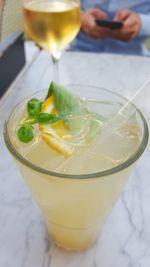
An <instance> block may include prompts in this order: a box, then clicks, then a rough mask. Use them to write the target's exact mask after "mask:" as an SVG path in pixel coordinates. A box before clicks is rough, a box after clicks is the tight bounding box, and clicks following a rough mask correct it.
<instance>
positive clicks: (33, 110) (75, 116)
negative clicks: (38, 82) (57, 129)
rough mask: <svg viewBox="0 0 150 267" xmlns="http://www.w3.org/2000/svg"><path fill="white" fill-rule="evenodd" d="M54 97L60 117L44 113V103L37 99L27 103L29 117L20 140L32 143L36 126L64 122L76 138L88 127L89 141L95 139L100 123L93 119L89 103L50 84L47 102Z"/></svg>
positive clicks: (19, 132) (58, 86) (20, 129)
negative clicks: (34, 126) (88, 106)
mask: <svg viewBox="0 0 150 267" xmlns="http://www.w3.org/2000/svg"><path fill="white" fill-rule="evenodd" d="M52 95H53V97H54V105H55V107H56V109H57V112H58V115H56V114H52V113H51V114H50V113H44V112H42V111H41V110H42V101H41V100H39V99H36V98H32V99H30V100H29V101H28V103H27V117H26V118H25V119H24V120H23V122H22V123H21V127H20V128H19V130H18V138H19V140H20V141H22V142H24V143H28V142H30V141H32V140H33V138H34V134H33V125H35V124H51V123H55V122H57V121H62V120H63V121H64V122H65V124H66V125H67V127H69V129H70V133H71V134H72V135H74V136H76V134H78V133H79V132H82V131H83V130H84V128H85V127H83V126H86V125H87V129H88V130H87V132H86V135H87V139H89V140H90V139H93V136H94V135H96V134H97V132H98V131H99V129H100V123H99V122H98V121H97V119H96V118H94V117H92V119H91V115H90V114H91V113H90V111H89V110H88V108H87V102H86V101H84V100H82V99H81V98H79V97H78V96H75V95H74V94H73V93H72V92H70V91H68V90H66V89H65V88H64V87H63V86H61V85H59V84H56V83H54V82H51V83H50V86H49V89H48V93H47V95H46V98H45V100H46V99H47V98H49V97H50V96H52ZM45 100H44V102H45ZM92 116H93V115H92ZM100 121H101V120H100Z"/></svg>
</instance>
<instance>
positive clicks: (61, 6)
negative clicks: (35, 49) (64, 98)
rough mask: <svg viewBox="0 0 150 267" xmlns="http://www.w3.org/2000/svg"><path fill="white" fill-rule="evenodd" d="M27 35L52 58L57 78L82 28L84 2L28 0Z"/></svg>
mask: <svg viewBox="0 0 150 267" xmlns="http://www.w3.org/2000/svg"><path fill="white" fill-rule="evenodd" d="M23 16H24V25H25V33H26V35H27V36H28V37H29V38H31V39H32V40H34V41H35V42H36V43H37V44H38V45H39V46H40V47H42V48H45V49H47V50H48V51H49V52H50V53H51V56H52V61H53V65H54V79H55V80H58V61H59V59H60V57H61V53H62V51H63V50H64V49H65V48H66V47H67V46H68V45H69V43H70V42H71V41H72V40H73V39H74V37H75V36H76V35H77V33H78V31H79V29H80V0H24V2H23Z"/></svg>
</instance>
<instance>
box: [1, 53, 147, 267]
mask: <svg viewBox="0 0 150 267" xmlns="http://www.w3.org/2000/svg"><path fill="white" fill-rule="evenodd" d="M59 73H60V83H62V84H68V83H80V84H88V85H96V86H100V87H105V88H109V89H111V90H114V91H115V92H119V93H122V94H123V95H125V96H128V97H130V96H132V95H133V94H134V93H135V92H136V91H137V90H138V88H139V87H140V86H141V85H142V84H143V83H144V81H145V80H146V79H147V78H148V77H149V74H150V59H149V58H142V57H131V56H129V57H128V56H119V55H118V56H115V55H109V54H105V55H104V54H92V53H91V54H88V53H73V52H66V53H64V55H63V56H62V59H61V62H60V66H59ZM52 79H53V68H52V62H51V59H50V56H49V55H48V53H47V52H45V51H42V52H41V53H39V54H38V55H37V57H36V59H35V60H34V61H33V62H32V64H30V66H29V67H28V69H27V68H26V69H25V71H24V72H22V74H21V75H20V76H19V78H18V79H17V80H16V81H15V82H14V83H13V84H12V86H11V87H10V88H9V90H8V92H7V95H6V97H4V99H2V101H1V102H0V229H1V230H0V266H1V267H112V266H113V267H149V266H150V208H149V207H150V179H149V178H150V177H149V176H150V164H149V159H150V150H149V148H147V150H146V151H145V153H144V154H143V155H142V157H141V159H140V160H139V161H138V163H137V165H136V167H135V169H134V171H133V172H132V174H131V176H130V179H129V182H128V184H127V185H126V187H125V189H124V191H123V192H122V193H121V195H120V197H119V199H118V201H117V203H116V205H115V207H114V208H113V211H112V213H111V214H110V215H109V217H108V218H107V221H106V223H105V225H104V227H103V230H102V232H101V235H100V238H99V240H98V242H97V243H96V244H95V245H94V246H93V247H92V248H90V249H89V250H87V251H84V252H79V253H67V252H65V251H63V250H60V249H58V248H56V247H55V246H53V245H52V244H51V241H48V236H47V232H46V227H45V224H44V221H43V218H42V215H41V213H40V210H39V209H38V207H37V206H36V203H35V202H34V200H33V199H32V197H31V195H30V192H29V190H28V188H27V187H26V185H25V183H24V181H23V179H22V177H21V175H20V173H19V172H18V170H17V167H16V165H15V163H14V161H13V159H12V157H11V155H10V154H9V152H8V151H7V149H6V147H5V145H4V141H3V134H2V131H3V122H4V120H5V118H6V116H7V114H8V113H9V112H10V110H11V108H12V107H13V106H14V105H15V104H16V103H17V102H18V101H19V100H20V99H22V98H23V97H24V96H26V95H29V94H31V93H33V92H35V91H37V90H40V89H43V88H47V86H48V85H49V82H50V81H51V80H52ZM145 99H147V98H145ZM140 100H141V97H140ZM141 101H142V103H143V100H141ZM145 103H146V102H145ZM143 106H145V111H144V112H145V116H146V117H147V119H148V120H149V121H150V107H149V103H148V102H147V105H146V104H145V105H143Z"/></svg>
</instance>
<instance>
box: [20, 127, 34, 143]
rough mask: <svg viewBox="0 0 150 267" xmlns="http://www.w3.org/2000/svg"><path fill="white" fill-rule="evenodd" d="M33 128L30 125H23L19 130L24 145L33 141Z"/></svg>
mask: <svg viewBox="0 0 150 267" xmlns="http://www.w3.org/2000/svg"><path fill="white" fill-rule="evenodd" d="M33 137H34V135H33V128H32V126H30V125H28V124H24V125H22V126H21V127H20V128H19V130H18V138H19V140H20V141H22V142H24V143H28V142H30V141H31V140H32V139H33Z"/></svg>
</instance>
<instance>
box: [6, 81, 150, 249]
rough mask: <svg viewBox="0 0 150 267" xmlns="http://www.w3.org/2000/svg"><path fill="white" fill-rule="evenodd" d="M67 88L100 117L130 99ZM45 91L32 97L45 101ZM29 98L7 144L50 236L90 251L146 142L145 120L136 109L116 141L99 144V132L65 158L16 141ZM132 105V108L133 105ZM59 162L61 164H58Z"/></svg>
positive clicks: (9, 126)
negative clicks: (77, 150)
mask: <svg viewBox="0 0 150 267" xmlns="http://www.w3.org/2000/svg"><path fill="white" fill-rule="evenodd" d="M69 88H70V90H73V91H74V92H76V94H77V95H79V96H80V97H83V98H86V99H87V101H88V104H89V106H90V110H91V111H92V112H96V113H97V114H99V115H100V116H101V118H107V117H108V118H110V117H111V116H112V114H114V112H116V109H117V108H118V107H119V108H120V105H121V106H122V105H124V104H125V103H126V102H127V100H126V99H124V98H123V97H122V96H120V95H117V94H115V93H113V92H111V91H108V90H105V89H101V88H96V87H92V86H79V85H78V86H70V87H69ZM45 94H46V92H45V91H42V92H39V93H36V94H34V96H32V97H34V98H39V99H41V100H42V99H44V97H45ZM29 99H30V98H29ZM27 101H28V99H25V100H23V101H21V102H20V103H19V104H18V105H17V106H16V107H15V108H14V109H13V110H12V112H11V114H10V116H9V118H8V120H7V121H6V123H5V128H4V138H5V143H6V146H7V147H8V149H9V151H10V152H11V153H12V155H13V156H14V158H15V160H16V162H17V165H18V167H19V169H20V171H21V173H22V175H23V177H24V178H25V181H26V183H27V185H28V186H29V188H30V190H31V192H32V194H33V196H34V198H35V200H36V201H37V203H38V205H39V207H40V208H41V211H42V213H43V216H44V218H45V222H46V224H47V228H48V232H49V235H50V238H51V239H52V240H53V241H54V242H55V243H56V244H57V245H58V246H59V247H62V248H64V249H67V250H82V249H86V248H88V247H89V246H91V245H92V244H93V243H94V242H95V241H96V240H97V238H98V235H99V232H100V230H101V226H102V225H103V223H104V221H105V219H106V216H107V215H108V214H109V213H110V211H111V209H112V206H113V205H114V203H115V202H116V200H117V198H118V196H119V194H120V192H121V190H122V188H123V187H124V185H125V183H126V182H127V179H128V176H129V173H130V171H131V170H132V168H133V166H134V164H135V162H136V161H137V160H138V158H139V157H140V156H141V155H142V153H143V152H144V150H145V148H146V146H147V142H148V126H147V123H146V121H145V119H144V117H143V115H142V113H141V112H140V111H139V110H138V109H135V114H134V116H135V118H132V120H131V122H130V123H131V124H129V127H128V125H127V127H126V126H124V127H123V128H122V129H121V130H120V131H119V133H118V134H115V135H113V134H112V139H111V138H110V136H109V138H107V136H106V138H105V139H103V144H102V146H101V147H100V148H99V142H100V140H101V132H99V134H98V135H97V139H96V143H92V144H91V145H90V146H89V147H87V148H86V147H85V148H84V147H83V150H80V151H79V153H77V154H76V153H75V154H73V155H72V156H71V157H70V158H67V159H62V157H61V155H59V154H57V153H54V151H52V150H50V148H49V147H48V146H47V145H46V144H44V143H41V144H39V146H38V142H37V143H35V149H33V147H34V143H31V145H30V144H29V145H28V144H27V145H25V146H22V144H20V143H19V142H18V140H17V137H16V127H17V125H18V121H20V119H21V118H22V116H23V114H24V112H25V105H26V103H27ZM130 107H131V108H133V104H132V103H130ZM137 129H139V130H138V131H137ZM59 160H60V161H61V160H63V163H61V162H60V164H59V162H58V161H59Z"/></svg>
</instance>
